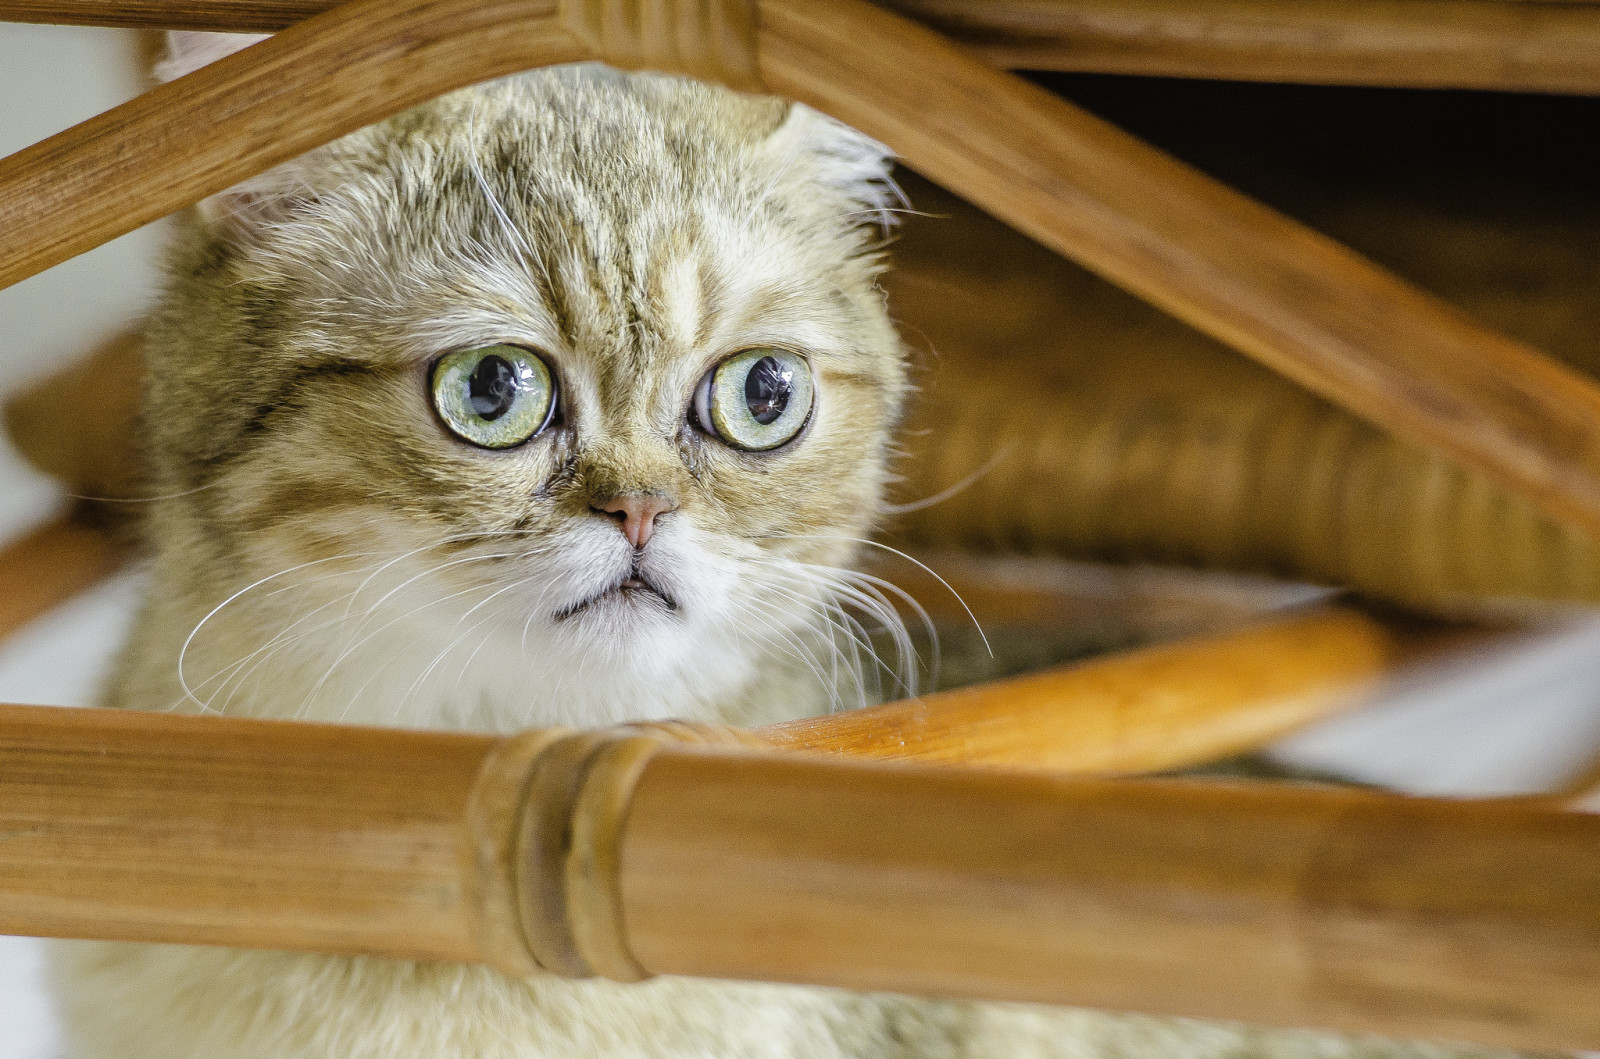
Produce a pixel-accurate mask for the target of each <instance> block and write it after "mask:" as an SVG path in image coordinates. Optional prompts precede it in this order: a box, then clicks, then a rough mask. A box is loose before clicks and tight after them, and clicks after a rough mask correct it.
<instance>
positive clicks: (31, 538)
mask: <svg viewBox="0 0 1600 1059" xmlns="http://www.w3.org/2000/svg"><path fill="white" fill-rule="evenodd" d="M127 556H128V548H127V547H126V546H125V544H124V543H123V542H122V541H121V540H120V539H119V538H118V537H117V536H116V535H115V534H114V533H111V532H108V531H107V530H106V529H105V528H104V527H102V526H100V525H98V524H96V523H95V522H94V521H92V520H87V519H84V518H81V517H74V516H72V515H67V516H64V517H62V518H59V519H56V520H54V521H52V522H48V523H46V524H44V525H42V526H39V527H37V528H35V529H32V530H30V531H28V532H27V533H25V534H23V535H22V536H21V537H19V538H17V539H16V540H14V541H12V542H11V543H9V544H7V545H5V546H4V547H0V637H6V636H9V635H11V634H12V633H14V632H16V631H17V630H18V629H20V628H22V627H23V626H24V625H26V624H28V623H29V622H31V621H33V620H34V619H35V618H38V617H41V616H43V615H44V614H45V613H47V612H48V611H50V610H51V609H53V608H55V607H57V606H60V605H61V604H62V603H65V602H67V601H68V600H69V599H72V598H73V597H74V596H76V595H78V594H79V593H81V592H85V591H87V590H88V589H90V588H93V587H94V586H95V585H96V584H99V583H100V582H101V581H102V580H104V579H105V578H107V577H109V576H111V574H112V573H114V572H116V570H117V569H118V568H120V567H121V566H122V564H123V563H124V562H125V561H126V559H127Z"/></svg>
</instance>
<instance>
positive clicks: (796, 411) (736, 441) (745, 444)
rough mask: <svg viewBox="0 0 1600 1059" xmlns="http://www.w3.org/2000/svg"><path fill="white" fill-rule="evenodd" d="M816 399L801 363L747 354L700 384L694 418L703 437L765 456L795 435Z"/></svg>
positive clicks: (760, 352) (761, 352)
mask: <svg viewBox="0 0 1600 1059" xmlns="http://www.w3.org/2000/svg"><path fill="white" fill-rule="evenodd" d="M815 396H816V387H815V386H814V385H813V382H812V378H811V365H809V364H807V363H806V360H805V358H804V357H802V356H800V355H799V354H797V353H790V352H789V351H788V350H784V349H771V348H767V347H761V348H758V349H747V350H745V351H744V352H743V353H735V354H734V355H733V356H731V357H729V358H728V359H727V360H725V361H723V362H722V363H721V364H718V365H717V366H716V367H714V368H712V369H711V370H710V371H709V372H707V373H706V376H705V378H703V379H701V380H700V385H699V387H698V388H697V389H696V390H695V395H694V414H695V418H696V419H697V420H698V421H699V423H700V427H701V429H702V430H704V431H706V433H708V434H715V435H716V436H717V437H719V438H721V439H722V440H723V441H725V442H727V443H728V444H729V445H732V446H733V447H734V448H736V449H744V450H745V451H746V452H764V451H766V450H767V449H775V448H777V447H778V446H779V445H782V444H784V443H785V442H788V441H791V440H793V439H794V437H795V435H797V434H799V433H800V430H801V428H802V427H804V426H805V425H806V420H807V419H809V418H811V404H812V401H813V400H814V399H815Z"/></svg>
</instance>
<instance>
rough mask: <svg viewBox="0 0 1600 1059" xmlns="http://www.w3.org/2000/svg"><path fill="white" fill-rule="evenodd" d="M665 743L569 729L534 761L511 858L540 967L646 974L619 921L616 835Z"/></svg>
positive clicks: (589, 974)
mask: <svg viewBox="0 0 1600 1059" xmlns="http://www.w3.org/2000/svg"><path fill="white" fill-rule="evenodd" d="M670 741H671V740H670V739H668V738H667V737H665V736H663V735H661V734H658V733H647V732H638V731H632V730H629V729H627V728H616V729H607V730H602V731H591V732H578V733H575V734H571V735H566V736H564V737H562V738H560V739H557V740H555V741H553V742H551V743H549V744H547V745H546V746H545V747H543V748H542V749H541V750H540V751H539V753H538V756H537V757H536V758H535V760H534V761H533V763H532V770H531V773H530V776H529V779H528V783H527V786H526V788H525V789H524V792H523V799H522V805H523V809H522V819H521V822H520V826H519V828H518V833H517V835H516V838H515V844H516V854H515V857H514V859H513V863H514V871H515V873H516V878H515V880H514V886H515V889H516V893H517V900H518V906H519V907H518V910H519V912H520V919H521V925H522V936H523V940H524V942H525V943H526V945H527V950H528V954H529V955H530V956H531V957H532V959H533V962H534V963H535V964H537V965H538V968H539V969H540V970H544V971H548V972H551V973H554V974H559V975H562V976H564V977H568V978H593V977H602V978H610V979H612V980H614V981H619V982H637V981H641V980H642V979H645V978H648V977H649V974H648V973H647V972H646V971H645V970H644V968H642V967H641V966H640V965H639V962H638V961H637V960H636V959H634V956H633V954H632V952H630V951H629V948H628V942H627V936H626V933H625V931H624V927H623V921H622V895H621V893H620V891H619V889H618V880H619V877H620V871H619V865H618V857H619V854H620V849H619V840H620V838H621V831H622V823H623V820H624V819H625V818H626V816H627V812H628V805H629V803H630V801H631V800H632V797H633V787H634V783H635V781H637V780H638V778H639V774H640V773H641V772H643V771H644V767H645V765H646V764H648V763H649V760H650V758H651V756H652V755H653V754H654V753H655V752H656V751H657V750H658V749H660V748H661V747H663V746H665V745H668V743H669V742H670Z"/></svg>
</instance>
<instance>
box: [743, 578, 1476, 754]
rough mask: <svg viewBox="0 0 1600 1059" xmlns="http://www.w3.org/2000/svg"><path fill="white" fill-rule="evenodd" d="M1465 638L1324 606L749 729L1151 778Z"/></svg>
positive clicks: (786, 741)
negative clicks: (955, 687) (1233, 628)
mask: <svg viewBox="0 0 1600 1059" xmlns="http://www.w3.org/2000/svg"><path fill="white" fill-rule="evenodd" d="M1463 635H1469V636H1470V635H1472V634H1464V633H1463V632H1462V631H1461V630H1448V629H1437V628H1434V629H1430V628H1419V627H1412V626H1408V625H1406V624H1405V623H1403V622H1397V621H1385V620H1381V619H1379V618H1377V617H1375V616H1373V615H1371V614H1369V613H1365V612H1363V611H1360V610H1357V609H1355V608H1353V607H1328V608H1316V609H1313V610H1311V611H1309V612H1302V613H1295V614H1290V615H1287V616H1284V617H1279V618H1276V619H1266V620H1262V621H1259V622H1258V623H1256V624H1254V625H1252V626H1250V627H1248V628H1244V629H1239V630H1236V631H1233V632H1228V633H1223V634H1220V635H1214V636H1206V637H1200V638H1196V639H1192V640H1186V641H1183V642H1180V643H1175V644H1169V645H1163V646H1159V647H1151V648H1146V649H1144V650H1138V651H1129V652H1123V653H1119V654H1115V655H1110V656H1107V657H1104V658H1099V659H1094V660H1091V661H1088V662H1084V663H1080V664H1077V665H1071V666H1065V667H1062V668H1059V669H1053V670H1046V671H1044V672H1039V673H1030V674H1027V675H1026V676H1020V677H1014V678H1011V679H1009V680H1001V681H996V682H994V683H990V684H983V685H978V686H974V687H968V688H962V689H959V690H956V691H947V692H943V693H941V694H936V695H928V696H925V697H924V698H922V699H915V700H905V701H901V702H892V703H887V704H885V705H882V706H876V707H868V708H866V709H860V710H851V711H848V712H845V713H840V714H834V715H831V716H826V717H808V718H804V719H801V720H795V721H785V722H782V723H779V724H773V725H767V726H766V727H764V728H758V729H756V730H755V732H754V733H753V734H755V735H758V736H759V737H760V739H761V741H762V743H764V744H765V745H767V746H770V747H772V748H775V749H780V750H807V751H813V752H826V753H833V754H845V755H849V756H851V757H859V758H881V759H898V760H912V761H926V762H938V763H943V764H956V763H959V764H962V765H987V766H999V767H1007V768H1026V769H1044V770H1049V771H1053V772H1060V773H1111V772H1154V771H1159V770H1162V769H1172V768H1180V767H1184V766H1190V765H1195V764H1199V763H1201V762H1205V761H1212V760H1215V759H1217V758H1220V757H1225V756H1227V755H1229V754H1236V753H1242V752H1244V751H1247V750H1254V749H1256V748H1258V747H1261V746H1263V745H1265V744H1267V743H1269V742H1271V741H1273V740H1274V739H1278V738H1281V737H1283V736H1285V735H1288V734H1289V733H1290V732H1293V731H1296V730H1298V729H1300V728H1302V727H1304V726H1305V725H1307V724H1310V723H1312V722H1313V721H1317V720H1321V719H1323V718H1326V717H1329V716H1331V715H1333V714H1335V713H1338V712H1342V711H1345V710H1349V709H1355V708H1358V707H1360V706H1362V705H1365V704H1367V703H1370V702H1372V701H1373V700H1374V699H1376V698H1377V697H1378V696H1379V695H1380V694H1382V692H1383V691H1384V689H1385V688H1386V686H1387V685H1388V684H1389V683H1390V681H1391V680H1392V679H1393V678H1394V677H1395V676H1396V675H1398V674H1399V673H1400V672H1402V671H1404V669H1405V667H1406V665H1407V664H1409V663H1411V662H1414V661H1416V660H1417V659H1419V658H1421V657H1426V656H1429V655H1436V654H1437V653H1438V652H1439V651H1441V650H1443V649H1445V648H1447V647H1449V646H1453V645H1454V646H1458V645H1460V644H1461V643H1462V642H1463V640H1462V637H1463ZM1480 635H1481V634H1480Z"/></svg>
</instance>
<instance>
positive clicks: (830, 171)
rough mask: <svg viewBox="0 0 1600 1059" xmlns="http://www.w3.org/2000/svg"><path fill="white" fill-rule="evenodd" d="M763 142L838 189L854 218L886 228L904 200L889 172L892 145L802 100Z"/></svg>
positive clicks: (785, 161)
mask: <svg viewBox="0 0 1600 1059" xmlns="http://www.w3.org/2000/svg"><path fill="white" fill-rule="evenodd" d="M767 148H768V149H769V150H771V151H773V152H775V153H776V154H777V155H778V157H779V159H780V161H781V163H782V164H784V165H786V167H790V168H791V170H792V171H794V172H796V173H797V174H799V175H802V176H804V177H805V178H806V179H809V180H811V181H813V182H816V183H819V184H822V185H823V186H825V187H828V188H832V189H834V190H836V191H838V192H840V193H841V194H842V195H843V196H844V197H845V200H846V201H847V202H848V203H850V204H851V205H852V206H853V207H854V209H855V212H854V214H853V216H852V218H851V219H852V221H854V222H855V223H860V224H873V225H876V226H877V227H878V228H880V229H882V230H883V231H885V232H887V231H888V230H889V229H890V228H891V227H893V226H894V223H895V219H896V213H895V211H896V208H897V207H902V206H904V205H905V204H906V200H905V195H904V194H903V193H902V192H901V190H900V187H899V185H897V184H896V183H895V182H894V177H893V176H892V175H891V174H892V172H893V169H894V152H893V151H891V150H889V148H887V147H885V146H884V145H883V144H881V143H879V142H878V141H877V140H874V139H873V138H872V137H870V136H868V135H867V134H866V133H863V132H859V131H857V130H856V129H853V128H851V127H850V126H848V125H846V124H845V123H844V122H842V121H839V120H837V119H835V118H831V117H829V116H828V115H826V114H824V113H822V112H821V111H818V110H813V109H812V108H810V107H808V106H806V105H805V104H804V103H791V104H790V105H789V113H788V116H786V117H785V118H784V120H783V124H782V125H779V126H778V128H777V130H776V131H775V132H774V133H773V134H772V136H771V137H770V138H769V139H768V140H767Z"/></svg>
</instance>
